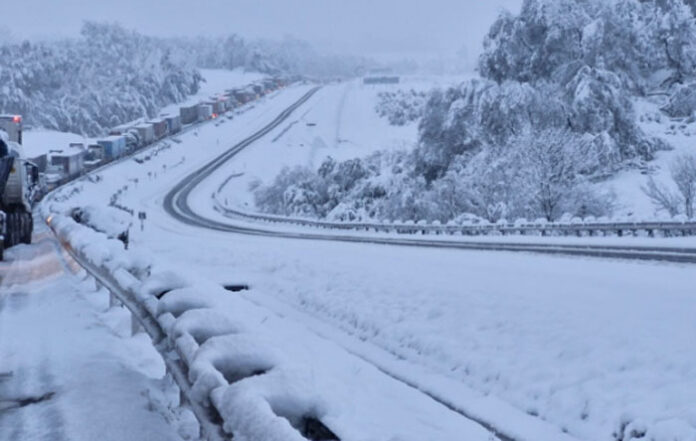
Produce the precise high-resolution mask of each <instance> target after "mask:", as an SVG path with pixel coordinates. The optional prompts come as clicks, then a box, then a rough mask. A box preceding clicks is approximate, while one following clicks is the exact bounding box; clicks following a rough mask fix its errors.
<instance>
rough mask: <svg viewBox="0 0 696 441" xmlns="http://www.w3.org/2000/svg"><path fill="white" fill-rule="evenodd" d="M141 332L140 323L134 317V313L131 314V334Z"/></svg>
mask: <svg viewBox="0 0 696 441" xmlns="http://www.w3.org/2000/svg"><path fill="white" fill-rule="evenodd" d="M141 332H143V327H142V326H141V325H140V322H139V321H138V319H136V318H135V315H134V314H131V336H133V335H136V334H139V333H141Z"/></svg>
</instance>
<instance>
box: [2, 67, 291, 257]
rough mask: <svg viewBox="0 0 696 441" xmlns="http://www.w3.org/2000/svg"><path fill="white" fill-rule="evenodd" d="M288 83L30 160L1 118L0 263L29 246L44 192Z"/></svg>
mask: <svg viewBox="0 0 696 441" xmlns="http://www.w3.org/2000/svg"><path fill="white" fill-rule="evenodd" d="M287 83H288V81H287V80H284V79H280V78H267V79H263V80H260V81H258V82H256V83H253V84H251V85H248V86H246V87H243V88H235V89H228V90H225V91H224V92H222V93H220V94H218V95H215V96H211V97H210V98H209V99H207V100H204V101H202V102H199V103H196V104H193V105H185V106H181V107H180V108H179V113H178V114H173V115H172V114H164V115H160V116H159V117H158V118H155V119H149V120H142V119H140V120H138V121H134V122H132V123H129V124H123V125H121V126H118V127H114V128H113V129H111V130H110V131H109V133H108V136H105V137H102V138H99V139H97V140H96V142H94V143H91V144H88V145H84V144H80V143H77V144H75V143H73V144H70V145H69V146H68V149H67V150H66V151H62V150H59V151H52V152H49V153H46V154H43V155H39V156H37V157H34V158H27V157H26V156H25V154H24V151H23V148H22V117H21V116H20V115H0V260H2V256H3V251H4V249H6V248H9V247H12V246H14V245H17V244H19V243H30V242H31V236H32V231H33V217H32V214H31V210H32V207H33V204H34V203H35V202H37V201H38V200H39V199H40V198H41V197H42V196H43V195H44V194H46V192H48V191H51V190H53V189H54V188H56V187H58V186H60V185H63V184H65V183H66V182H69V181H71V180H73V179H75V178H76V177H78V176H81V175H83V174H84V173H86V172H88V171H91V170H93V169H95V168H97V167H100V166H103V165H105V164H108V163H110V162H112V161H115V160H117V159H119V158H122V157H124V156H126V155H129V154H132V153H134V152H136V151H138V150H140V149H142V148H145V147H147V146H149V145H151V144H153V143H156V142H158V141H160V140H162V139H164V138H165V137H167V136H172V135H176V134H177V133H179V132H181V131H182V130H184V129H186V128H187V127H190V126H193V125H195V124H200V123H202V122H205V121H209V120H213V119H216V118H219V117H221V116H223V115H224V114H226V113H228V112H230V111H231V110H234V109H236V108H238V107H240V106H242V105H244V104H247V103H249V102H251V101H253V100H255V99H258V98H260V97H262V96H264V95H266V94H268V93H271V92H273V91H276V90H278V89H280V88H282V87H284V86H285V85H286V84H287ZM230 117H231V116H230ZM49 178H50V179H49Z"/></svg>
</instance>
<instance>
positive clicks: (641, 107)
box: [602, 97, 696, 219]
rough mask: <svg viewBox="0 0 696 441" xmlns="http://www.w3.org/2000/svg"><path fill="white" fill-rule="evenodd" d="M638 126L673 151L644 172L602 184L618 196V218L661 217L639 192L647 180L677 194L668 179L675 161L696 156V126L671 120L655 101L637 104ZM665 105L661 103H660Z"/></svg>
mask: <svg viewBox="0 0 696 441" xmlns="http://www.w3.org/2000/svg"><path fill="white" fill-rule="evenodd" d="M635 104H636V111H637V112H636V113H637V115H638V118H639V119H640V125H641V127H642V128H643V130H645V132H646V133H648V134H650V135H652V136H656V137H659V138H662V139H664V140H665V141H666V142H668V143H669V144H670V145H671V146H672V147H673V150H669V151H661V152H657V154H656V158H655V160H653V161H650V162H647V163H646V165H647V168H648V170H647V171H643V170H640V169H629V170H625V171H623V172H620V173H619V174H618V175H617V176H615V177H613V178H612V179H610V180H609V181H608V182H606V183H604V184H602V185H606V186H608V187H609V188H612V189H613V190H614V191H615V193H616V196H617V203H618V207H617V212H618V215H620V216H621V215H629V214H630V215H632V216H634V217H636V218H638V219H650V218H655V217H660V216H662V217H664V216H665V215H666V214H665V213H664V212H658V210H657V209H656V207H655V206H654V205H653V203H652V202H651V201H650V199H649V198H648V197H647V196H646V194H645V193H644V192H643V191H642V189H641V187H643V186H645V185H646V184H647V182H648V179H649V177H651V176H652V177H653V178H654V179H655V181H656V182H659V183H662V184H665V185H667V186H669V187H670V188H672V189H673V190H676V187H675V186H674V184H673V182H672V178H671V176H670V167H671V165H672V163H673V162H674V160H675V158H677V157H679V156H680V155H683V154H692V155H696V122H694V121H692V122H689V121H688V120H685V119H679V120H672V119H671V118H670V117H669V116H668V115H667V114H665V113H664V112H662V111H661V110H660V107H661V101H660V100H659V99H658V98H657V97H654V98H651V99H643V100H639V101H637V102H636V103H635ZM662 104H664V103H662Z"/></svg>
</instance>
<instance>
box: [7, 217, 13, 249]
mask: <svg viewBox="0 0 696 441" xmlns="http://www.w3.org/2000/svg"><path fill="white" fill-rule="evenodd" d="M14 219H15V217H14V213H7V217H6V218H5V222H6V224H5V248H10V247H11V246H12V245H14V235H15V221H14Z"/></svg>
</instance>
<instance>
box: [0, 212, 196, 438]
mask: <svg viewBox="0 0 696 441" xmlns="http://www.w3.org/2000/svg"><path fill="white" fill-rule="evenodd" d="M34 242H35V244H34V245H31V246H27V245H22V246H18V247H16V248H13V249H11V250H8V251H7V252H6V258H7V260H8V262H5V263H1V264H0V440H2V441H14V440H22V441H24V440H27V441H30V440H51V441H63V440H65V441H67V440H70V441H92V440H95V439H100V440H113V441H123V440H142V441H145V440H162V441H164V440H168V441H172V440H180V439H195V438H193V437H192V436H195V435H194V434H196V433H197V425H196V422H195V420H194V419H192V416H190V415H188V414H186V413H180V412H179V411H172V409H171V407H172V406H176V405H177V402H178V394H177V392H176V389H175V388H173V387H172V385H171V384H170V382H169V381H168V380H167V379H166V378H165V377H164V365H163V363H162V361H161V359H160V358H159V355H158V354H157V352H156V351H155V350H154V348H153V347H152V346H151V344H150V342H149V341H148V338H147V336H146V335H144V334H139V335H136V336H134V337H131V336H130V318H129V315H128V314H127V313H126V311H125V310H124V309H122V308H120V307H115V308H110V307H109V298H108V294H107V292H106V291H104V290H101V289H96V288H95V285H94V281H93V280H92V279H90V278H88V277H86V275H85V273H84V272H83V271H81V270H80V269H79V267H78V266H77V264H76V263H75V262H74V261H72V260H70V258H69V257H67V255H66V254H65V253H63V252H61V251H60V246H59V244H58V243H57V242H56V241H55V239H53V237H52V235H51V233H50V232H49V231H48V229H47V228H46V227H45V226H43V225H40V224H39V225H38V226H37V231H36V234H35V236H34Z"/></svg>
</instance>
